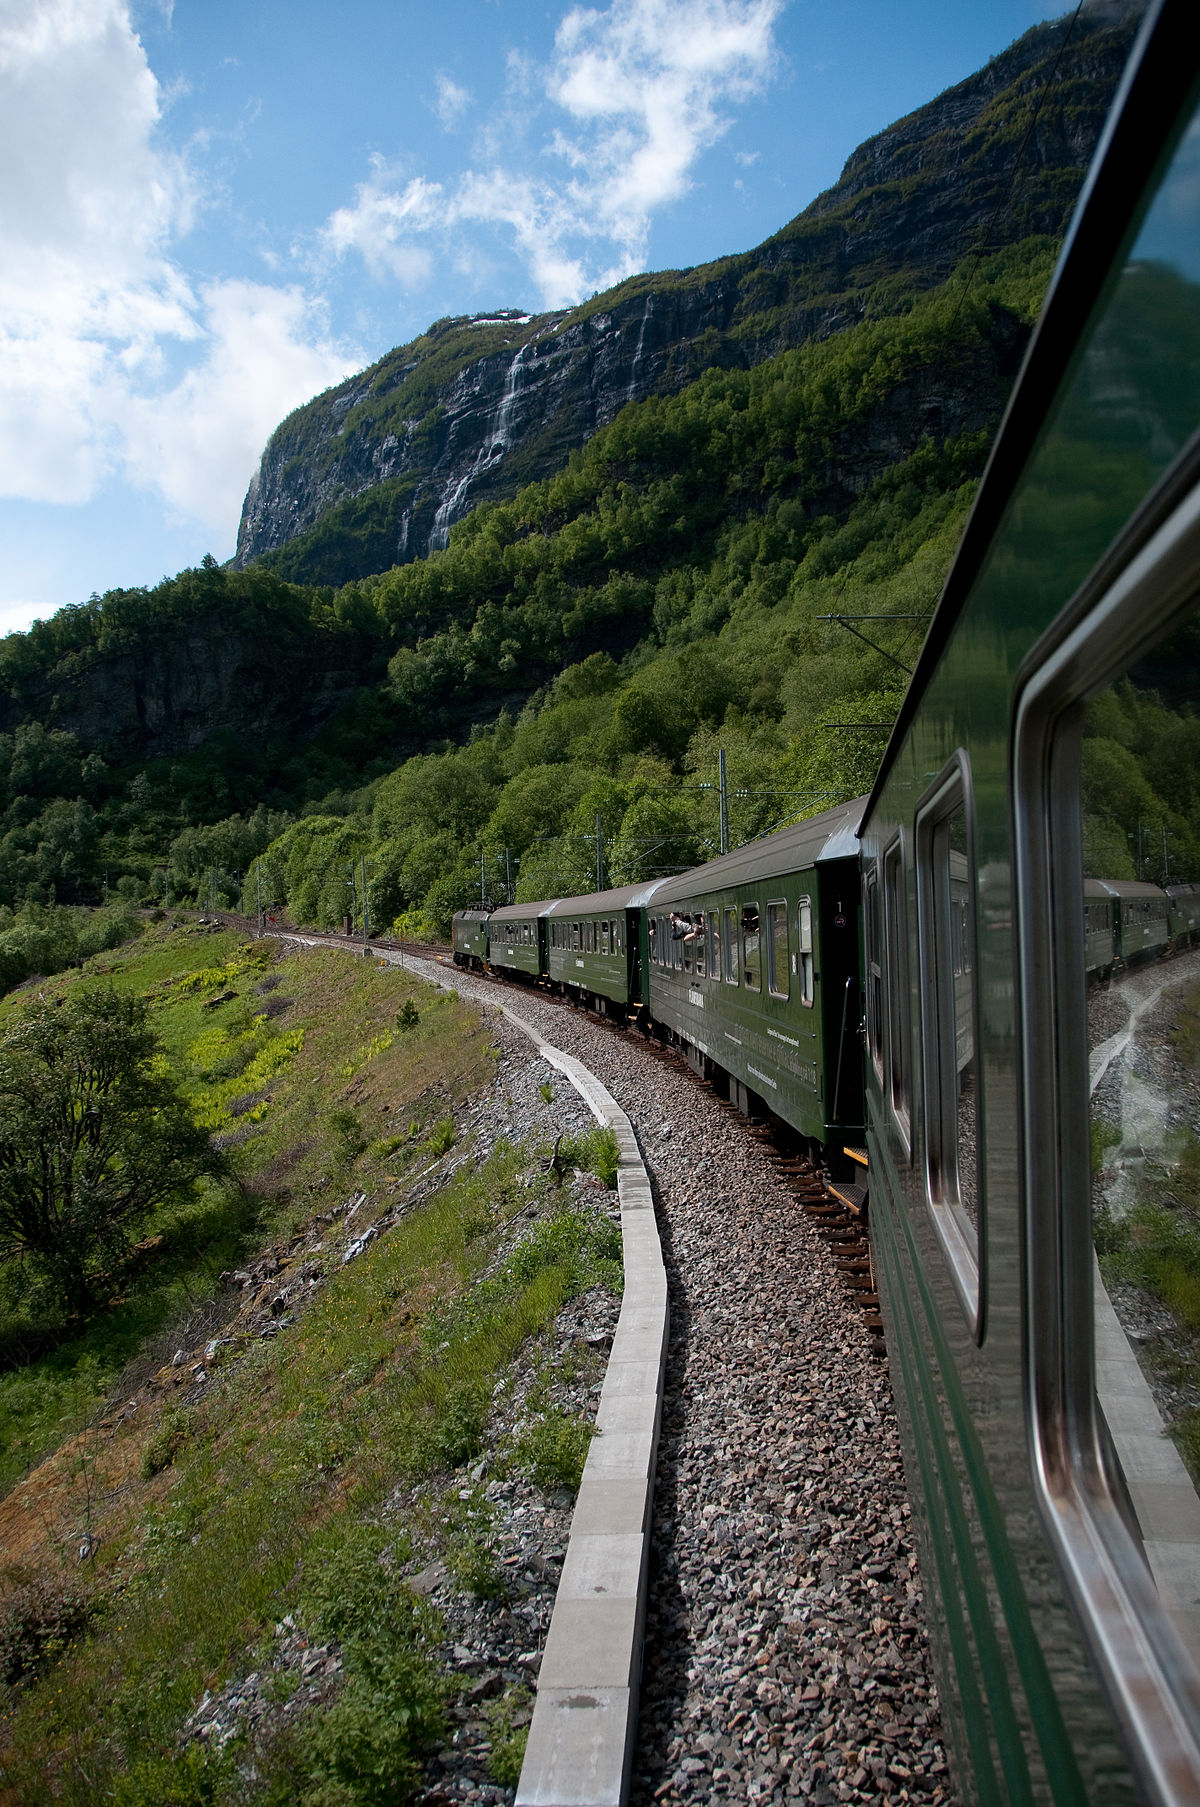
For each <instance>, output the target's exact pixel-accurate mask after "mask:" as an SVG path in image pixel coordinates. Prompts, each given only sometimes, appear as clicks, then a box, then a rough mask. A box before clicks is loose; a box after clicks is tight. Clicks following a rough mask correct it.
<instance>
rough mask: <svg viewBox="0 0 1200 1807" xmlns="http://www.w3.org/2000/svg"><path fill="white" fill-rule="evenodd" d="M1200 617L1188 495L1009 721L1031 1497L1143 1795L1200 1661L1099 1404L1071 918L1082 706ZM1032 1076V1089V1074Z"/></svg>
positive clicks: (1189, 1739)
mask: <svg viewBox="0 0 1200 1807" xmlns="http://www.w3.org/2000/svg"><path fill="white" fill-rule="evenodd" d="M1197 610H1200V488H1197V487H1195V486H1194V487H1193V488H1192V489H1191V490H1190V492H1189V493H1187V494H1186V495H1185V496H1184V498H1183V499H1182V501H1178V502H1176V503H1175V505H1174V506H1173V507H1171V508H1170V511H1169V512H1167V513H1166V516H1165V518H1160V519H1159V522H1158V525H1157V527H1155V528H1154V529H1153V531H1150V532H1148V533H1146V534H1145V535H1144V537H1142V538H1141V540H1140V543H1139V544H1137V545H1136V546H1135V547H1134V549H1132V550H1131V552H1130V554H1129V556H1128V558H1127V560H1126V562H1125V563H1124V565H1123V566H1122V567H1120V568H1116V569H1114V561H1112V560H1110V559H1107V558H1106V559H1104V560H1102V561H1101V564H1100V565H1099V567H1097V570H1096V571H1095V572H1093V574H1092V576H1091V578H1090V579H1088V580H1087V581H1085V583H1084V584H1083V585H1082V586H1081V588H1080V590H1079V592H1077V594H1076V596H1075V598H1073V600H1072V602H1071V603H1070V604H1069V605H1068V607H1067V608H1066V609H1065V610H1064V611H1063V612H1062V614H1061V615H1060V617H1059V619H1058V621H1057V622H1056V623H1055V624H1054V625H1053V626H1052V627H1051V629H1050V630H1049V631H1048V632H1047V634H1045V635H1044V636H1043V637H1042V639H1041V640H1040V641H1039V642H1038V643H1037V645H1035V646H1034V647H1033V648H1032V650H1031V652H1030V653H1029V655H1028V656H1027V658H1026V659H1025V661H1024V662H1023V664H1022V668H1021V671H1020V672H1019V673H1018V678H1017V684H1016V691H1015V698H1014V713H1013V729H1012V769H1013V794H1014V828H1015V833H1014V843H1015V846H1014V851H1015V881H1016V884H1015V890H1016V899H1017V922H1016V934H1017V967H1018V977H1019V993H1018V997H1019V1009H1020V1037H1021V1072H1022V1078H1023V1083H1022V1088H1021V1125H1022V1142H1023V1159H1022V1174H1021V1179H1022V1194H1023V1225H1024V1237H1025V1244H1026V1251H1025V1262H1024V1267H1025V1272H1026V1276H1027V1279H1026V1288H1025V1302H1024V1303H1025V1313H1026V1325H1027V1331H1026V1334H1027V1341H1028V1347H1029V1355H1030V1363H1029V1375H1028V1380H1027V1396H1028V1400H1029V1423H1030V1436H1031V1441H1032V1447H1033V1454H1034V1462H1033V1474H1034V1485H1035V1493H1036V1497H1037V1500H1038V1505H1039V1508H1040V1511H1041V1514H1042V1518H1043V1522H1044V1523H1045V1525H1046V1528H1047V1531H1048V1533H1049V1536H1050V1539H1051V1542H1052V1544H1053V1546H1054V1548H1055V1552H1056V1555H1057V1557H1058V1561H1059V1565H1060V1568H1061V1571H1062V1574H1063V1577H1064V1580H1065V1582H1066V1585H1067V1588H1068V1591H1069V1592H1070V1593H1071V1595H1072V1597H1073V1600H1074V1603H1075V1606H1076V1609H1077V1613H1078V1616H1079V1620H1080V1623H1081V1625H1082V1627H1083V1630H1084V1635H1085V1637H1086V1639H1087V1641H1088V1643H1089V1645H1090V1646H1091V1649H1092V1652H1093V1655H1094V1657H1095V1659H1096V1661H1097V1664H1098V1666H1099V1668H1100V1671H1101V1673H1102V1675H1103V1677H1104V1680H1105V1683H1106V1685H1107V1688H1108V1692H1109V1695H1110V1698H1111V1699H1112V1701H1113V1704H1114V1707H1115V1710H1116V1713H1117V1716H1118V1719H1119V1720H1120V1722H1121V1724H1122V1727H1123V1730H1124V1732H1125V1736H1126V1741H1127V1744H1128V1747H1129V1751H1130V1755H1131V1758H1132V1760H1133V1762H1134V1765H1135V1768H1136V1769H1137V1770H1138V1771H1139V1772H1140V1774H1141V1776H1142V1778H1143V1780H1144V1781H1145V1782H1146V1783H1147V1784H1148V1789H1149V1792H1150V1794H1151V1797H1152V1798H1154V1799H1156V1800H1159V1801H1163V1802H1178V1803H1181V1804H1182V1803H1183V1802H1184V1801H1185V1800H1186V1801H1190V1800H1192V1799H1194V1798H1195V1784H1196V1782H1197V1779H1200V1729H1198V1728H1200V1661H1198V1660H1197V1659H1196V1658H1195V1657H1194V1655H1193V1654H1192V1653H1191V1652H1190V1651H1189V1650H1188V1649H1187V1648H1186V1646H1185V1645H1184V1644H1183V1641H1182V1639H1181V1637H1180V1635H1179V1633H1178V1631H1177V1629H1176V1627H1175V1626H1174V1625H1173V1624H1172V1623H1171V1622H1170V1616H1169V1609H1168V1606H1167V1605H1165V1604H1164V1602H1163V1600H1162V1598H1161V1597H1160V1594H1159V1591H1158V1587H1157V1585H1156V1583H1155V1580H1154V1577H1153V1575H1152V1573H1151V1570H1150V1566H1149V1564H1148V1562H1147V1561H1146V1559H1145V1556H1144V1554H1143V1551H1142V1547H1141V1540H1140V1539H1139V1538H1138V1537H1137V1536H1136V1535H1135V1532H1134V1530H1133V1528H1132V1526H1131V1525H1130V1523H1129V1520H1128V1517H1127V1506H1126V1501H1125V1498H1123V1494H1124V1487H1123V1483H1122V1480H1121V1477H1120V1476H1119V1475H1118V1474H1115V1473H1114V1472H1113V1469H1112V1467H1111V1464H1110V1459H1109V1455H1108V1439H1107V1436H1106V1427H1105V1425H1104V1420H1103V1407H1102V1405H1101V1402H1100V1399H1099V1392H1100V1377H1099V1375H1098V1373H1097V1366H1096V1339H1095V1320H1094V1287H1095V1281H1094V1272H1095V1254H1094V1245H1093V1236H1092V1203H1091V1149H1090V1121H1089V1113H1088V1112H1087V1111H1086V1110H1081V1109H1080V1108H1079V1102H1080V1100H1081V1099H1083V1100H1086V1099H1087V1097H1088V1094H1089V1085H1088V1038H1087V996H1086V958H1087V954H1086V930H1085V923H1084V916H1083V902H1084V884H1085V880H1084V877H1083V865H1084V862H1083V835H1082V801H1081V782H1082V737H1083V716H1084V710H1085V707H1086V704H1087V702H1088V701H1089V699H1090V698H1091V697H1092V696H1094V695H1096V694H1098V693H1099V692H1100V691H1101V690H1102V689H1104V688H1105V687H1106V685H1108V684H1109V683H1111V682H1113V681H1114V680H1115V679H1116V678H1117V677H1119V676H1121V675H1123V674H1124V673H1125V672H1127V671H1128V670H1129V668H1130V667H1131V666H1132V665H1134V664H1136V662H1137V661H1138V659H1139V658H1141V657H1142V656H1144V655H1145V654H1146V653H1147V652H1148V651H1149V650H1151V648H1153V647H1154V646H1155V645H1157V644H1158V643H1159V642H1161V641H1162V640H1163V639H1164V638H1165V637H1166V636H1168V635H1169V634H1170V633H1172V632H1173V631H1174V630H1175V629H1176V628H1177V627H1179V626H1181V625H1182V624H1183V622H1184V621H1186V620H1188V619H1189V618H1193V617H1194V616H1195V614H1196V612H1197ZM1033 1075H1036V1076H1037V1079H1036V1083H1035V1082H1034V1080H1033V1078H1032V1076H1033Z"/></svg>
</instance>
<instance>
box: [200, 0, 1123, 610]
mask: <svg viewBox="0 0 1200 1807" xmlns="http://www.w3.org/2000/svg"><path fill="white" fill-rule="evenodd" d="M1139 11H1140V8H1138V7H1137V6H1132V7H1130V6H1126V5H1123V4H1120V3H1119V0H1114V3H1113V4H1112V5H1102V6H1098V7H1093V8H1092V9H1090V10H1089V12H1088V13H1086V14H1084V15H1081V16H1080V17H1079V18H1078V19H1076V20H1075V21H1074V22H1073V23H1072V22H1067V21H1064V22H1062V23H1060V24H1057V25H1050V26H1043V27H1038V28H1037V29H1035V30H1034V31H1031V32H1029V33H1027V34H1026V36H1025V37H1023V38H1022V39H1021V40H1020V41H1019V42H1018V43H1017V44H1015V45H1013V46H1012V47H1011V49H1009V50H1008V51H1006V52H1005V53H1004V55H1002V56H1000V57H998V58H996V59H995V60H994V61H993V62H992V63H990V64H989V65H988V66H987V67H986V68H985V69H983V70H981V71H980V72H979V73H978V74H977V75H975V76H972V77H971V78H970V80H968V81H966V82H962V83H960V84H959V85H958V86H957V87H955V88H952V89H949V90H948V91H947V92H946V93H945V94H943V95H941V96H939V98H938V99H937V100H935V101H933V102H931V103H930V105H928V106H926V107H923V108H921V109H920V110H919V111H918V112H916V113H913V114H911V115H910V116H909V117H908V118H907V119H904V120H901V121H899V122H898V123H897V124H896V125H894V126H892V127H890V128H889V129H888V130H887V131H885V132H881V133H879V134H878V135H877V136H876V137H874V138H872V139H869V140H868V141H867V142H866V143H865V144H863V145H862V146H860V148H859V149H858V150H857V151H855V152H854V154H853V156H852V157H851V158H850V159H849V161H848V162H847V164H846V167H845V170H844V171H843V173H842V176H841V178H840V180H839V181H838V182H837V184H836V185H835V186H834V187H833V188H832V189H830V190H829V191H828V192H827V193H826V194H824V195H821V196H820V197H819V198H818V199H817V200H816V201H814V202H813V204H812V206H810V207H809V208H808V209H806V211H805V212H804V213H802V214H800V215H799V216H798V218H797V219H795V220H793V221H792V222H791V223H790V225H788V226H786V227H785V228H784V229H783V230H782V231H781V232H779V233H777V234H776V235H775V236H774V237H773V238H771V239H769V240H768V241H767V242H766V244H764V245H762V246H761V247H759V249H758V250H756V251H753V252H748V253H746V254H744V255H741V256H738V257H730V258H726V259H723V260H722V261H720V262H718V263H715V264H709V265H705V266H702V267H700V268H697V269H694V270H688V271H682V272H668V273H666V274H660V275H657V276H640V277H635V278H633V279H631V280H630V281H628V282H625V283H623V284H621V285H620V286H619V287H617V288H615V289H613V290H611V291H609V292H608V293H607V294H606V295H603V296H600V297H597V298H596V299H594V300H593V301H591V302H589V303H587V304H585V305H584V306H582V307H579V308H575V309H572V310H570V311H567V312H564V313H558V314H542V315H537V316H528V315H521V314H517V313H515V312H512V313H502V314H498V315H490V316H487V317H482V318H471V319H456V320H445V321H439V322H438V323H437V324H436V325H434V326H433V327H431V328H430V329H429V331H428V332H427V333H425V334H424V335H423V336H422V337H421V338H420V339H417V340H415V341H414V342H413V343H412V344H410V345H407V346H403V347H401V348H399V349H398V350H396V351H393V352H391V353H389V354H388V356H387V357H386V358H384V359H382V360H381V361H380V362H379V363H378V364H376V365H375V366H373V368H372V369H370V370H368V371H365V372H364V373H363V374H362V375H361V376H358V377H355V378H352V379H351V380H350V381H349V382H347V383H343V384H341V385H340V386H339V387H338V388H336V389H332V390H330V391H329V392H328V393H327V394H325V395H323V396H320V397H318V398H317V399H316V400H315V401H313V402H310V403H309V404H308V405H307V406H306V407H304V408H301V409H299V410H298V411H297V412H296V413H295V414H293V415H291V416H290V417H289V418H288V419H287V420H286V421H284V423H283V424H282V426H280V427H279V428H278V429H277V431H276V432H275V433H274V435H273V436H272V438H271V441H270V443H269V444H268V446H267V449H266V451H265V453H264V455H263V459H262V464H261V467H260V469H259V471H258V474H257V475H256V477H255V479H254V481H253V483H252V484H251V486H250V490H249V493H248V494H247V497H246V501H245V505H244V508H243V511H242V521H241V527H240V530H239V534H238V549H237V555H236V559H235V563H236V564H238V565H239V566H244V565H246V564H249V563H251V562H252V561H254V560H256V559H259V558H261V557H263V556H264V555H271V557H270V562H271V563H272V564H274V565H276V567H277V569H278V570H279V571H280V573H281V574H283V575H286V576H288V577H291V578H294V579H298V580H307V581H314V582H326V583H341V582H345V581H346V580H347V579H349V578H351V577H354V576H361V575H365V574H366V573H367V572H368V571H379V570H386V569H387V568H389V567H390V566H391V565H393V564H397V563H403V562H405V561H407V560H409V559H412V558H416V557H420V556H422V555H423V554H424V553H426V552H428V551H431V550H435V549H437V548H438V547H441V546H444V545H445V544H446V542H447V538H448V535H449V531H450V528H451V526H452V525H453V524H454V522H455V521H457V520H460V519H461V518H462V516H463V515H465V514H466V513H467V512H469V510H470V509H472V508H473V507H475V506H476V504H478V503H479V502H482V501H486V500H489V499H496V498H499V497H502V496H509V495H512V494H513V493H515V491H516V490H517V489H518V488H519V487H520V486H521V484H523V483H527V482H530V481H533V480H536V479H538V478H543V477H546V476H548V475H551V474H552V473H553V471H554V470H556V469H557V468H558V467H559V466H560V465H561V464H562V463H563V462H564V460H565V458H566V455H567V454H568V452H569V451H570V450H571V448H572V447H574V446H578V445H580V444H582V443H583V441H584V440H585V439H587V438H588V437H590V435H591V434H593V433H594V432H595V431H596V430H597V428H599V427H601V426H603V425H604V424H605V423H606V422H608V421H609V420H611V419H612V418H613V416H614V415H615V414H617V413H618V412H619V410H620V409H621V408H622V407H624V405H625V404H626V403H627V402H630V401H635V400H639V399H641V398H643V397H645V396H648V395H652V394H656V393H658V394H665V393H672V392H674V391H676V390H678V389H680V388H681V387H683V385H684V384H686V383H687V382H689V381H691V380H693V379H694V378H695V377H696V376H697V375H699V374H700V372H701V371H702V370H704V369H706V368H708V367H710V366H712V365H721V366H727V367H728V366H733V365H740V366H749V365H751V364H754V363H756V362H758V361H760V360H762V359H763V358H766V357H770V356H774V355H776V354H777V353H779V352H780V351H783V350H785V349H787V348H788V347H790V346H794V345H798V344H802V343H804V342H805V341H806V340H808V339H811V338H814V337H824V336H826V335H828V334H830V333H833V332H837V331H839V330H841V329H842V328H844V327H846V326H850V325H852V324H854V323H855V322H856V321H857V320H859V319H862V318H863V317H865V316H866V315H867V314H869V313H872V312H874V313H880V312H888V311H891V309H893V308H895V307H897V306H903V305H904V297H905V295H907V294H911V292H912V290H913V288H922V287H929V286H932V285H933V284H935V283H937V282H940V281H942V280H944V279H945V277H946V276H947V275H948V274H949V273H950V272H951V271H952V270H953V269H954V268H955V266H956V265H959V264H960V263H961V262H962V261H963V259H964V258H968V257H970V256H971V255H972V254H977V255H984V254H986V253H987V252H989V251H994V250H996V249H999V248H1000V247H1002V246H1004V245H1008V244H1012V243H1014V242H1017V241H1019V240H1021V239H1024V238H1027V237H1029V236H1030V235H1032V234H1047V235H1050V236H1053V237H1057V236H1059V235H1060V234H1061V233H1062V231H1063V229H1064V227H1065V225H1066V221H1067V219H1068V217H1069V213H1070V209H1071V206H1072V204H1073V202H1074V198H1075V195H1076V193H1077V191H1078V187H1079V184H1080V181H1081V179H1082V175H1083V171H1084V169H1085V168H1086V166H1087V162H1088V159H1089V157H1090V155H1091V152H1092V149H1093V147H1094V145H1095V142H1096V139H1097V137H1098V135H1099V132H1100V129H1101V126H1102V124H1103V120H1104V115H1105V112H1106V109H1107V106H1108V102H1109V100H1110V98H1111V95H1112V93H1113V90H1114V88H1115V86H1116V83H1117V81H1118V79H1119V76H1120V71H1121V68H1122V66H1123V63H1124V60H1125V56H1126V54H1127V51H1128V47H1129V43H1130V40H1131V37H1132V34H1133V30H1134V29H1135V26H1136V22H1137V14H1138V12H1139ZM318 524H319V525H318ZM314 529H315V530H316V531H314Z"/></svg>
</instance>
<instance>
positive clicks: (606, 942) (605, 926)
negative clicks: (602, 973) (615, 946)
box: [600, 922, 612, 954]
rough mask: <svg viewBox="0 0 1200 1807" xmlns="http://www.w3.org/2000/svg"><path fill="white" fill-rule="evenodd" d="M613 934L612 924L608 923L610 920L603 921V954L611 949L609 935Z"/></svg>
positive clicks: (601, 930) (601, 927) (601, 938)
mask: <svg viewBox="0 0 1200 1807" xmlns="http://www.w3.org/2000/svg"><path fill="white" fill-rule="evenodd" d="M611 934H612V924H611V923H608V922H602V923H601V924H600V952H601V953H602V954H607V953H608V951H609V936H610V935H611Z"/></svg>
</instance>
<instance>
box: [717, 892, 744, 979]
mask: <svg viewBox="0 0 1200 1807" xmlns="http://www.w3.org/2000/svg"><path fill="white" fill-rule="evenodd" d="M724 911H725V915H724V922H723V927H724V930H725V938H724V943H723V945H724V954H723V956H722V962H721V976H722V978H723V979H724V981H725V983H726V985H738V984H740V983H741V970H740V968H741V952H742V939H741V937H742V927H741V923H742V913H741V910H740V908H739V907H738V905H737V904H726V905H725V906H724Z"/></svg>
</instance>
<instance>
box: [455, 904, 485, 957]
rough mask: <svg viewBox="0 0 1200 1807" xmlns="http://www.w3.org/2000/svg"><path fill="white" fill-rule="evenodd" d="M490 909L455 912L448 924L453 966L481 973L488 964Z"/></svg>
mask: <svg viewBox="0 0 1200 1807" xmlns="http://www.w3.org/2000/svg"><path fill="white" fill-rule="evenodd" d="M491 914H492V913H491V910H490V909H482V908H481V909H478V910H455V912H454V916H453V919H452V921H451V924H450V945H451V948H452V950H453V954H454V964H455V966H461V967H464V968H468V967H469V968H473V969H474V970H475V971H476V972H482V971H483V970H484V968H485V967H486V966H487V963H488V922H489V920H490V919H491Z"/></svg>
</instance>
